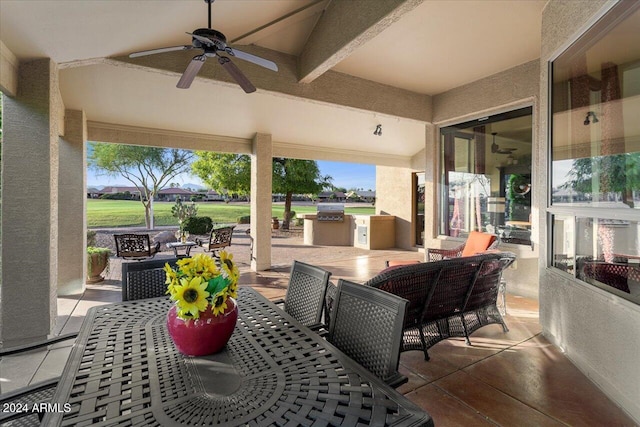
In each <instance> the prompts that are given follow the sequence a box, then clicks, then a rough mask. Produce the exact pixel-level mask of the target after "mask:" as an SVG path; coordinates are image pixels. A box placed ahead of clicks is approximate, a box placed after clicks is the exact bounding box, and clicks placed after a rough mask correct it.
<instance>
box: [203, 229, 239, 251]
mask: <svg viewBox="0 0 640 427" xmlns="http://www.w3.org/2000/svg"><path fill="white" fill-rule="evenodd" d="M234 228H236V226H235V225H231V226H227V227H218V228H216V227H214V228H213V229H212V230H211V233H210V234H209V239H208V240H202V239H196V244H197V245H198V246H201V247H203V248H204V250H205V251H210V252H211V254H212V255H213V256H216V251H218V250H220V249H223V248H226V247H227V246H231V238H232V237H233V229H234Z"/></svg>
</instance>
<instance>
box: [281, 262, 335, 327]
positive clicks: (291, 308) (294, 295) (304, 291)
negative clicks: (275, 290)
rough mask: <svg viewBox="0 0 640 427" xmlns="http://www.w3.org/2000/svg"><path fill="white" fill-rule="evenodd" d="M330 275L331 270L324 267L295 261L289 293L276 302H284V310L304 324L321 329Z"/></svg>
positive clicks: (290, 278)
mask: <svg viewBox="0 0 640 427" xmlns="http://www.w3.org/2000/svg"><path fill="white" fill-rule="evenodd" d="M329 277H331V272H329V271H327V270H325V269H323V268H320V267H316V266H314V265H310V264H306V263H304V262H300V261H293V265H292V266H291V275H290V277H289V285H288V287H287V294H286V295H285V298H284V299H283V300H278V301H275V303H276V304H284V311H286V312H287V313H289V314H290V315H291V316H293V317H294V318H295V319H296V320H298V321H299V322H301V323H302V324H303V325H305V326H308V327H310V328H312V329H319V328H320V327H322V326H323V323H322V312H323V309H324V305H325V294H326V291H327V284H328V283H329Z"/></svg>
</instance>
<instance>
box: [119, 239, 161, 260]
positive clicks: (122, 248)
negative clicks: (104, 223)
mask: <svg viewBox="0 0 640 427" xmlns="http://www.w3.org/2000/svg"><path fill="white" fill-rule="evenodd" d="M113 238H114V239H115V240H116V256H117V257H121V258H124V259H136V258H137V259H140V258H151V257H153V256H154V255H155V254H156V252H157V251H158V249H159V247H160V245H159V244H157V245H155V246H152V245H151V239H150V237H149V235H148V234H134V233H127V234H114V235H113Z"/></svg>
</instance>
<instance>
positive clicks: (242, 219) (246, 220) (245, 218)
mask: <svg viewBox="0 0 640 427" xmlns="http://www.w3.org/2000/svg"><path fill="white" fill-rule="evenodd" d="M238 224H251V216H249V215H244V216H239V217H238Z"/></svg>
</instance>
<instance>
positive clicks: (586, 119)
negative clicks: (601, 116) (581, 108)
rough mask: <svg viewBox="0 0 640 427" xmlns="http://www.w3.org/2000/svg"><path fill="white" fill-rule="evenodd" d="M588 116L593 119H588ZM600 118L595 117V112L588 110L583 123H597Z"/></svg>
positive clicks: (586, 124)
mask: <svg viewBox="0 0 640 427" xmlns="http://www.w3.org/2000/svg"><path fill="white" fill-rule="evenodd" d="M589 116H591V117H593V120H591V121H589ZM599 121H600V120H598V118H597V117H596V113H594V112H593V111H589V112H588V113H587V117H585V118H584V125H585V126H588V125H589V124H590V123H598V122H599Z"/></svg>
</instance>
